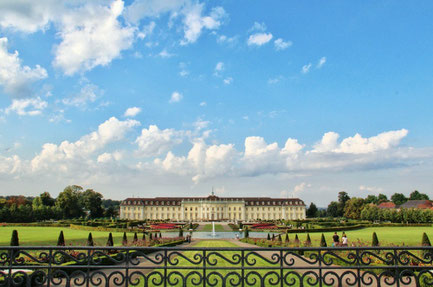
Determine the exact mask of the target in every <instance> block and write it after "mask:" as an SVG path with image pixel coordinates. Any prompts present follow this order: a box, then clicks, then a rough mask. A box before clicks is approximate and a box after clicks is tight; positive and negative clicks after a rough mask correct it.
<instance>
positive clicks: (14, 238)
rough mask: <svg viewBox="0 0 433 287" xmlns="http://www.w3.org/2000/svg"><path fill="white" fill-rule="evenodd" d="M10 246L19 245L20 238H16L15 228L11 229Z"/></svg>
mask: <svg viewBox="0 0 433 287" xmlns="http://www.w3.org/2000/svg"><path fill="white" fill-rule="evenodd" d="M10 246H20V240H19V239H18V231H17V230H16V229H14V230H13V231H12V236H11V244H10Z"/></svg>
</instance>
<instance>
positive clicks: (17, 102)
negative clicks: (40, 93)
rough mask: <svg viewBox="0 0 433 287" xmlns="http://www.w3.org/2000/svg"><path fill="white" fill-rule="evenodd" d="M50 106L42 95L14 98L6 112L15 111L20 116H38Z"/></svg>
mask: <svg viewBox="0 0 433 287" xmlns="http://www.w3.org/2000/svg"><path fill="white" fill-rule="evenodd" d="M47 106H48V103H47V102H46V101H44V100H42V99H41V98H40V97H37V98H29V99H13V100H12V104H11V105H10V106H9V107H7V108H6V110H5V113H6V114H9V113H11V112H14V113H16V114H18V115H20V116H37V115H40V114H42V111H43V110H44V109H45V108H46V107H47Z"/></svg>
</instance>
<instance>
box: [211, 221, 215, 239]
mask: <svg viewBox="0 0 433 287" xmlns="http://www.w3.org/2000/svg"><path fill="white" fill-rule="evenodd" d="M215 236H216V233H215V222H214V221H212V237H215Z"/></svg>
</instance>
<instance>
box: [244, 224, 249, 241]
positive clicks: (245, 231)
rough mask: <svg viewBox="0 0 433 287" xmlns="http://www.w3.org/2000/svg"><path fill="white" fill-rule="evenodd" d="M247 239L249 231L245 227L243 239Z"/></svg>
mask: <svg viewBox="0 0 433 287" xmlns="http://www.w3.org/2000/svg"><path fill="white" fill-rule="evenodd" d="M248 237H250V231H249V229H248V227H247V226H246V227H245V229H244V238H248Z"/></svg>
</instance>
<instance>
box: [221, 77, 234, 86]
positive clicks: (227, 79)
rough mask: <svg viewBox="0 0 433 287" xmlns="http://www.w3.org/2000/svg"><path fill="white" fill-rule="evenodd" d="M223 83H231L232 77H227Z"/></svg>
mask: <svg viewBox="0 0 433 287" xmlns="http://www.w3.org/2000/svg"><path fill="white" fill-rule="evenodd" d="M223 82H224V84H226V85H230V84H231V83H233V78H232V77H227V78H225V79H224V80H223Z"/></svg>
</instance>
